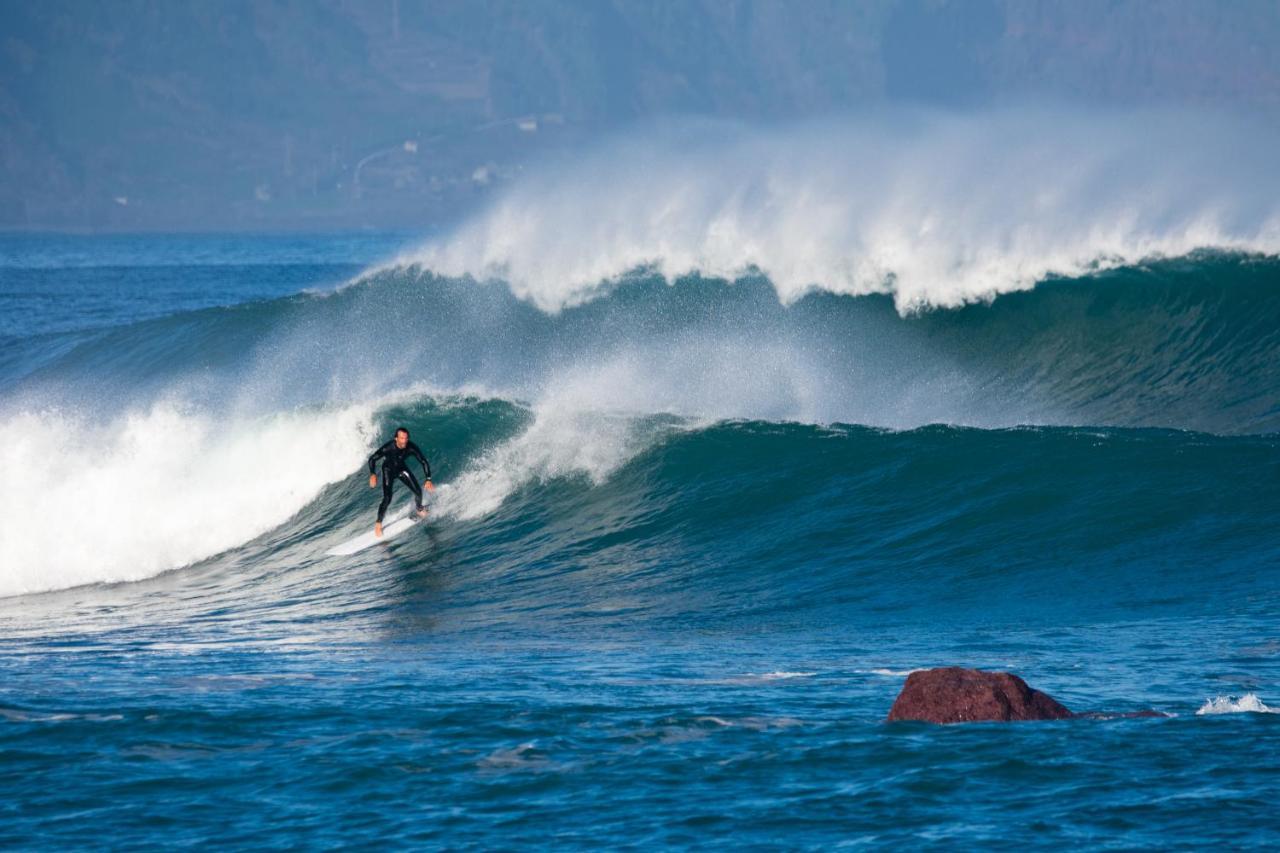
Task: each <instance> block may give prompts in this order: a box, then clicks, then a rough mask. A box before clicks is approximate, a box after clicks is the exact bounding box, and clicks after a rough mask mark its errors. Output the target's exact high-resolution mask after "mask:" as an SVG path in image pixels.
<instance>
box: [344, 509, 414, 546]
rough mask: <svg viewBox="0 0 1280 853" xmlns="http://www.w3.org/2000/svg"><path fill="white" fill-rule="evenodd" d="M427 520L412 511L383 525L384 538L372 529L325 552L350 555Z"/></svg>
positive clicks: (394, 536)
mask: <svg viewBox="0 0 1280 853" xmlns="http://www.w3.org/2000/svg"><path fill="white" fill-rule="evenodd" d="M425 520H426V519H422V518H418V514H417V513H415V512H410V513H409V514H408V515H407V516H405V517H404V518H397V519H395V520H394V521H391V522H388V523H387V524H384V525H382V538H378V537H377V536H375V535H374V532H373V531H372V530H370V531H368V532H367V533H361V534H360V535H359V536H357V537H356V538H354V539H348V540H347V541H346V542H343V543H342V544H341V545H337V546H335V547H333V548H330V549H329V550H328V551H326V552H325V554H327V555H328V556H330V557H347V556H350V555H351V554H355V553H358V552H360V551H363V550H364V549H365V548H372V547H373V546H374V545H377V544H379V543H380V542H386V541H387V540H389V539H394V538H396V537H397V536H399V535H400V534H401V533H404V532H405V531H406V530H408V529H409V528H411V527H414V526H415V525H417V524H418V523H419V522H421V521H425Z"/></svg>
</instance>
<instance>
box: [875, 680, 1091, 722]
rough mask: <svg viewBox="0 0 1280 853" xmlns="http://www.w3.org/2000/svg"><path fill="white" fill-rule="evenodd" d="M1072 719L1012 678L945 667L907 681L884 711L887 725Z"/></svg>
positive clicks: (1022, 682)
mask: <svg viewBox="0 0 1280 853" xmlns="http://www.w3.org/2000/svg"><path fill="white" fill-rule="evenodd" d="M1073 716H1075V715H1074V714H1072V713H1071V711H1069V710H1067V708H1065V707H1064V706H1063V705H1061V704H1060V703H1058V702H1057V701H1055V700H1054V699H1053V698H1052V697H1050V696H1048V695H1046V694H1044V693H1041V692H1040V691H1039V690H1033V689H1031V688H1030V687H1028V686H1027V683H1026V682H1025V681H1023V680H1022V679H1021V678H1019V677H1018V676H1016V675H1014V674H1013V673H1010V672H982V671H981V670H977V669H964V668H963V667H958V666H946V667H939V668H937V669H925V670H919V671H917V672H913V673H911V674H910V675H909V676H907V683H906V684H904V685H902V692H901V693H899V694H898V698H897V699H895V700H894V702H893V707H892V708H890V709H889V720H888V721H889V722H894V721H897V720H924V721H925V722H929V723H973V722H1008V721H1010V720H1064V719H1067V718H1068V717H1073Z"/></svg>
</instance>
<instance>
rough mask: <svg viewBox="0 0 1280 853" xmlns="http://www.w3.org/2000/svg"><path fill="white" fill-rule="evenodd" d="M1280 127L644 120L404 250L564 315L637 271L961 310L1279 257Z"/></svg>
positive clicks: (1229, 121) (1113, 118)
mask: <svg viewBox="0 0 1280 853" xmlns="http://www.w3.org/2000/svg"><path fill="white" fill-rule="evenodd" d="M1276 136H1277V135H1276V133H1275V132H1274V131H1272V130H1271V129H1269V128H1260V127H1254V126H1251V125H1246V124H1245V123H1243V122H1242V121H1241V120H1238V119H1233V118H1229V117H1225V116H1208V117H1206V116H1203V115H1191V114H1184V113H1173V112H1160V113H1154V112H1153V113H1143V114H1131V115H1124V116H1121V115H1095V114H1089V113H1084V112H1080V111H1072V110H1057V111H1055V110H1046V109H1034V110H1028V109H1022V110H1005V111H1001V112H993V113H988V114H980V115H969V116H957V115H926V114H910V115H905V114H904V115H894V116H884V117H881V118H879V119H876V120H868V121H863V122H827V123H822V124H809V125H798V126H794V127H791V128H787V129H783V130H775V131H768V132H764V131H750V130H745V129H743V128H738V127H727V126H706V125H699V126H697V127H680V128H674V129H672V128H667V129H664V130H662V131H658V132H655V133H652V134H648V135H645V134H640V135H639V136H638V137H635V138H630V139H627V140H624V141H621V142H615V143H613V144H612V145H608V146H604V147H603V148H601V149H599V150H597V151H595V152H594V153H593V154H591V155H589V156H586V157H584V158H581V159H579V160H576V161H575V162H574V163H573V165H572V166H562V167H559V168H546V169H544V170H542V171H541V172H535V173H534V174H533V175H532V176H531V177H530V178H528V179H526V180H524V181H523V182H521V183H519V184H517V185H516V186H515V187H514V188H513V189H512V190H511V191H510V192H509V193H508V194H507V195H505V196H504V197H502V198H501V199H500V200H499V201H498V202H497V203H496V204H494V205H493V207H492V208H491V209H490V210H489V211H488V212H487V213H485V214H484V215H482V216H480V217H478V218H476V219H474V220H472V221H470V222H468V223H466V224H464V225H463V226H462V227H461V228H459V229H457V230H456V231H455V232H453V233H452V234H451V235H450V236H448V237H446V238H444V239H441V240H435V241H432V242H430V243H428V244H427V245H426V246H424V247H422V248H421V249H419V250H417V251H415V252H410V253H407V254H405V255H403V256H401V258H400V259H398V261H397V262H396V263H397V264H398V265H399V266H408V267H420V268H424V269H428V270H430V271H433V272H435V273H437V274H440V275H444V276H451V277H461V276H470V277H473V278H476V279H481V280H488V279H499V280H503V281H507V282H509V283H510V285H511V287H512V290H513V292H514V293H516V295H518V296H519V297H521V298H523V299H526V300H528V301H529V302H531V303H533V304H535V305H537V306H538V307H540V308H542V309H544V310H546V311H550V312H555V311H559V310H562V309H564V308H566V307H571V306H574V305H578V304H581V303H583V302H586V301H589V300H591V299H592V298H594V297H595V296H597V295H598V294H600V293H602V292H605V291H606V290H607V288H608V284H609V283H611V282H615V281H617V280H619V279H621V278H623V277H626V276H628V275H630V274H633V273H634V272H636V271H637V270H642V271H646V272H655V273H658V274H661V275H662V276H664V277H666V278H667V279H668V280H674V279H676V278H679V277H682V276H686V275H692V274H698V275H702V276H706V277H712V278H725V279H733V278H735V277H739V276H742V275H744V274H750V273H760V274H763V275H764V276H765V277H767V278H768V279H769V280H770V281H771V282H772V283H773V285H774V287H775V288H776V290H777V294H778V297H779V298H780V299H781V300H782V301H783V302H785V303H791V302H794V301H795V300H797V299H799V298H800V297H801V296H803V295H804V294H806V293H809V292H811V291H814V290H826V291H831V292H835V293H844V294H850V295H866V294H872V293H882V294H889V295H891V296H892V297H893V299H894V301H895V303H896V304H897V307H898V309H899V311H901V312H904V313H906V312H911V311H914V310H918V309H923V308H928V307H956V306H959V305H963V304H966V303H970V302H976V301H984V300H990V299H993V298H995V297H996V296H998V295H1000V294H1002V293H1008V292H1012V291H1018V290H1026V289H1029V288H1031V287H1033V286H1034V285H1035V284H1036V283H1037V282H1039V281H1041V280H1043V279H1045V278H1047V277H1050V276H1079V275H1083V274H1086V273H1092V272H1097V271H1099V270H1104V269H1112V268H1116V267H1120V266H1126V265H1134V264H1138V263H1141V262H1144V261H1147V260H1151V259H1156V258H1167V257H1181V256H1184V255H1186V254H1188V253H1191V252H1193V251H1196V250H1201V249H1219V250H1224V251H1236V252H1245V253H1256V254H1263V255H1274V254H1276V253H1278V252H1280V201H1277V200H1278V199H1280V173H1277V170H1276V169H1275V167H1274V158H1273V155H1272V153H1271V152H1273V151H1274V150H1276V148H1277V147H1280V139H1277V138H1276Z"/></svg>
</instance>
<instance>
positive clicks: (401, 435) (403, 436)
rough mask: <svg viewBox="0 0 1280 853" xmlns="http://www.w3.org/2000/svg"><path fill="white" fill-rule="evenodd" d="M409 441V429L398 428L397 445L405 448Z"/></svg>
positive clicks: (402, 448)
mask: <svg viewBox="0 0 1280 853" xmlns="http://www.w3.org/2000/svg"><path fill="white" fill-rule="evenodd" d="M408 443H409V431H408V430H407V429H405V428H404V427H400V428H399V429H398V430H396V447H398V448H400V449H401V450H404V446H405V445H406V444H408Z"/></svg>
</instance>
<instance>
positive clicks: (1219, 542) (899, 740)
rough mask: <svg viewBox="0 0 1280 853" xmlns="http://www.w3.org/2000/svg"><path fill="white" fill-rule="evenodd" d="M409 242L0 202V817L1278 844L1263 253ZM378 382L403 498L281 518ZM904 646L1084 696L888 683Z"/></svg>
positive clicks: (237, 838)
mask: <svg viewBox="0 0 1280 853" xmlns="http://www.w3.org/2000/svg"><path fill="white" fill-rule="evenodd" d="M408 243H409V240H408V238H406V237H404V236H403V235H379V234H373V235H364V236H355V237H352V236H343V237H333V236H302V237H297V236H294V237H279V236H254V235H248V236H239V237H214V236H185V237H137V236H118V237H68V236H42V235H9V236H4V237H3V238H0V463H2V464H3V471H4V475H3V480H2V484H0V847H3V848H6V849H33V850H34V849H59V848H75V849H96V848H112V849H119V848H132V847H147V846H153V845H175V846H176V845H189V844H207V845H219V846H224V847H230V848H254V849H257V848H263V847H267V848H283V847H299V846H306V847H313V846H315V847H320V846H324V847H348V846H357V847H375V846H376V847H384V846H394V847H407V846H426V847H448V848H495V847H497V848H503V847H533V848H554V849H580V848H591V849H596V848H600V847H636V848H639V847H650V846H672V847H697V848H730V849H741V848H768V849H774V848H786V849H828V848H831V847H835V846H837V845H856V846H865V847H881V846H890V845H907V846H910V847H913V848H915V847H923V848H927V849H955V848H961V849H963V848H971V847H975V846H979V845H985V844H996V843H1001V844H1011V845H1018V846H1021V847H1025V848H1028V849H1054V850H1056V849H1062V848H1063V847H1070V848H1082V849H1113V848H1114V849H1136V848H1152V849H1180V848H1204V847H1208V846H1222V847H1229V848H1237V847H1271V848H1273V847H1275V846H1277V845H1278V844H1280V808H1277V803H1280V713H1277V710H1280V534H1278V533H1277V527H1276V520H1277V518H1280V260H1277V259H1276V258H1274V257H1271V256H1266V255H1256V254H1246V253H1240V252H1234V251H1225V250H1213V249H1209V250H1205V251H1198V252H1193V253H1190V254H1186V255H1182V256H1176V257H1164V258H1155V259H1150V260H1148V261H1145V262H1143V263H1138V264H1122V265H1116V266H1113V267H1111V268H1106V269H1104V268H1101V267H1100V268H1098V269H1097V270H1096V271H1093V272H1089V273H1086V274H1083V275H1071V276H1053V275H1049V276H1045V277H1043V278H1042V279H1041V280H1039V281H1037V282H1035V285H1034V287H1021V288H1018V289H1016V290H1015V291H1013V292H1007V293H1003V294H1001V295H999V296H997V297H996V298H994V299H993V300H980V301H977V302H970V303H968V304H964V305H961V306H959V307H955V306H953V307H935V308H926V309H925V310H911V311H903V310H901V307H900V306H899V305H896V304H895V302H894V300H893V299H892V298H891V296H889V295H886V294H880V295H877V294H871V295H862V296H852V295H845V294H840V293H835V292H831V291H828V290H823V289H821V288H814V289H813V290H812V291H811V292H808V293H807V294H806V295H803V296H801V297H800V298H798V299H792V300H780V299H779V294H778V291H777V289H776V288H775V286H774V284H773V283H772V282H771V281H770V280H769V278H768V277H767V276H766V275H764V274H763V273H760V274H746V275H744V276H742V277H739V278H736V279H733V280H726V279H723V278H717V277H714V276H707V277H702V276H696V275H690V276H683V277H677V278H676V279H674V280H668V278H666V277H664V276H661V275H659V274H658V273H657V272H655V271H653V270H651V269H646V268H643V267H641V268H638V269H637V270H635V271H634V272H633V273H632V274H629V275H627V276H623V277H620V278H616V279H614V280H612V281H611V282H610V283H609V285H608V286H607V287H602V288H600V289H599V290H598V291H596V292H593V293H592V294H591V296H590V298H584V299H574V300H569V301H567V302H566V303H565V304H563V305H560V306H556V307H555V309H554V310H548V309H547V307H546V306H540V305H537V304H535V303H536V300H532V301H531V300H530V299H528V298H526V297H527V294H523V293H521V292H520V289H519V288H518V287H513V286H511V283H510V282H507V281H504V280H502V278H501V277H500V276H495V277H472V276H465V275H464V276H452V275H443V274H439V273H437V272H434V271H432V270H431V269H429V268H427V267H424V266H422V265H420V264H415V263H412V262H409V261H405V260H403V259H402V260H400V261H397V260H396V259H397V258H398V257H400V255H401V252H402V251H404V250H405V248H406V246H407V244H408ZM402 425H403V426H405V427H407V428H408V429H409V430H410V431H411V434H412V438H413V440H414V441H415V442H416V443H418V444H419V445H420V446H421V447H422V448H423V449H424V451H425V452H426V453H427V455H428V456H429V458H430V460H431V464H432V468H433V472H434V475H435V482H436V484H437V486H438V488H437V491H436V493H435V495H434V496H433V497H432V500H431V505H430V506H431V516H430V518H429V521H428V523H427V524H425V525H421V526H419V527H416V528H414V529H413V530H412V531H410V532H409V533H406V534H405V535H403V536H401V537H400V538H398V539H396V540H394V541H391V542H388V543H385V544H383V545H380V546H376V547H374V548H370V549H368V550H366V551H363V552H361V553H359V554H356V555H354V556H351V557H331V556H326V552H327V551H328V550H329V549H330V548H332V547H334V546H335V545H337V544H339V543H341V542H343V541H345V540H347V539H350V538H352V537H354V536H356V535H358V534H360V533H362V532H364V531H366V530H368V529H369V527H370V526H371V525H372V523H373V515H374V511H375V507H376V504H377V500H378V493H377V492H375V491H373V490H371V489H370V488H369V486H368V482H367V469H366V467H365V459H366V457H367V455H368V454H369V453H370V452H371V451H372V450H373V449H374V448H375V447H377V446H378V445H379V444H380V443H381V442H383V441H385V440H386V439H387V438H388V437H389V436H390V433H391V431H392V430H393V429H394V428H396V427H397V426H402ZM408 506H409V498H408V496H407V494H406V493H405V492H404V490H403V489H400V490H398V491H397V493H396V502H395V503H394V504H393V509H392V514H393V515H394V514H396V513H403V512H405V511H407V509H408ZM941 665H957V666H971V667H978V668H984V669H998V670H1008V671H1012V672H1015V673H1017V674H1019V675H1021V676H1022V677H1024V678H1025V679H1026V680H1027V681H1028V682H1029V683H1030V684H1031V685H1032V686H1033V687H1036V688H1038V689H1041V690H1044V691H1046V692H1047V693H1049V694H1050V695H1052V696H1054V697H1055V698H1057V699H1059V700H1060V701H1062V702H1063V703H1064V704H1066V705H1067V706H1068V707H1070V708H1071V709H1072V710H1074V711H1079V712H1100V713H1101V716H1100V717H1096V718H1081V719H1074V720H1069V721H1058V722H1044V723H1017V724H972V725H964V726H933V725H929V724H924V723H894V724H888V723H886V722H885V716H886V714H887V713H888V710H889V707H890V705H891V704H892V702H893V700H894V697H895V696H896V695H897V692H898V691H899V689H900V688H901V687H902V684H903V681H904V679H905V678H906V676H907V674H908V673H909V672H911V671H912V670H915V669H920V668H927V667H932V666H941ZM1144 709H1154V710H1157V711H1160V712H1163V713H1164V714H1166V715H1167V716H1165V717H1163V718H1142V719H1134V718H1124V717H1121V716H1118V715H1121V714H1125V713H1128V712H1134V711H1140V710H1144Z"/></svg>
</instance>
